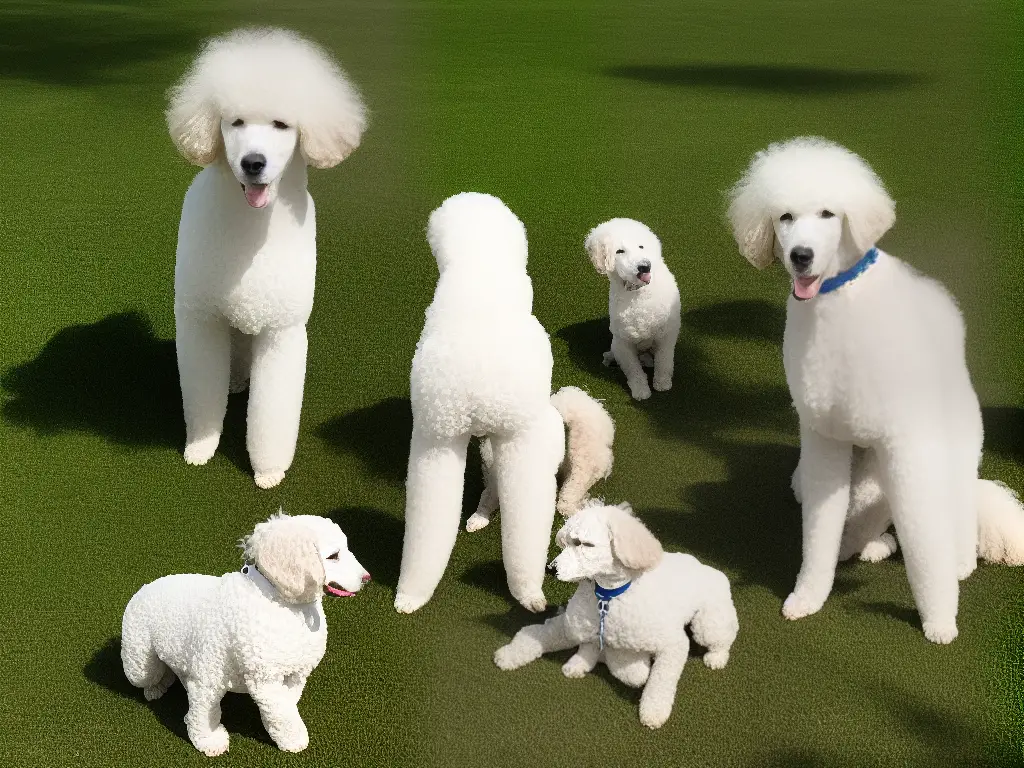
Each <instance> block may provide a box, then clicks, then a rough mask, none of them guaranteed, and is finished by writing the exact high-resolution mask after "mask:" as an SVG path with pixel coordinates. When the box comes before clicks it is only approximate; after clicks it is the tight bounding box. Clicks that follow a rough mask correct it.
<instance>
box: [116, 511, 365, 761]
mask: <svg viewBox="0 0 1024 768" xmlns="http://www.w3.org/2000/svg"><path fill="white" fill-rule="evenodd" d="M243 544H244V547H245V556H246V559H247V564H246V565H245V566H243V567H242V570H241V572H235V573H226V574H224V575H223V576H220V577H217V576H199V575H196V574H184V575H177V576H164V577H163V578H161V579H157V580H156V581H154V582H152V583H150V584H147V585H146V586H144V587H143V588H142V589H140V590H139V591H138V592H136V593H135V596H134V597H133V598H132V599H131V601H130V602H129V603H128V607H127V608H125V611H124V620H123V622H122V624H121V660H122V662H123V663H124V673H125V675H126V676H127V677H128V680H129V681H130V682H131V684H132V685H135V686H138V687H139V688H142V689H143V693H144V694H145V697H146V699H147V700H152V699H158V698H160V697H161V696H163V695H164V693H165V692H166V691H167V689H168V688H170V686H171V685H173V684H174V681H175V680H176V679H177V680H181V682H182V685H184V686H185V690H186V692H187V693H188V714H187V715H185V725H186V726H187V728H188V737H189V740H190V741H191V742H192V744H194V745H195V747H196V749H198V750H200V751H201V752H204V753H205V754H207V755H210V756H213V755H219V754H221V753H223V752H226V751H227V749H228V733H227V731H226V730H225V729H224V726H223V725H221V724H220V700H221V698H223V696H224V694H225V693H226V692H228V691H233V692H235V693H248V694H249V695H251V696H252V697H253V699H254V700H255V701H256V704H257V706H259V709H260V715H261V716H262V718H263V725H264V726H266V729H267V732H268V733H269V734H270V737H271V738H272V739H273V740H274V743H276V744H277V746H278V747H280V748H281V749H283V750H286V751H288V752H298V751H300V750H302V749H305V748H306V745H307V744H309V734H308V733H307V732H306V725H305V723H303V722H302V717H301V716H300V715H299V710H298V703H299V698H300V697H301V696H302V689H303V687H304V686H305V685H306V678H307V677H308V676H309V673H310V672H312V671H313V670H314V669H315V668H316V665H317V664H319V663H320V659H322V658H323V655H324V650H325V649H326V647H327V619H326V616H325V615H324V609H323V605H322V604H321V601H322V595H323V593H324V592H328V593H329V594H332V595H337V596H339V597H350V596H352V595H354V594H355V593H356V592H358V591H359V590H360V589H361V588H362V586H363V584H364V583H366V582H367V581H369V580H370V574H368V573H367V572H366V570H365V569H364V568H363V567H362V566H361V565H360V564H359V562H358V561H357V560H356V559H355V557H354V556H353V555H352V553H351V552H349V551H348V544H347V540H346V538H345V534H344V533H342V532H341V529H340V528H339V527H338V526H337V525H335V524H334V523H333V522H331V521H330V520H328V519H326V518H323V517H313V516H310V515H299V516H296V517H288V516H286V515H284V514H283V513H282V514H279V515H275V516H274V517H271V518H270V519H269V520H267V521H266V522H265V523H260V524H259V525H257V526H256V528H255V530H254V531H253V532H252V535H250V536H248V537H247V538H246V539H245V540H244V542H243Z"/></svg>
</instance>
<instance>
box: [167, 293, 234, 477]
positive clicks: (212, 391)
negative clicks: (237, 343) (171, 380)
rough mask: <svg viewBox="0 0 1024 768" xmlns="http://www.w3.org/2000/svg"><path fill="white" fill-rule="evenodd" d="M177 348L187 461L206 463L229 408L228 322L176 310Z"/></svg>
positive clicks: (209, 316)
mask: <svg viewBox="0 0 1024 768" xmlns="http://www.w3.org/2000/svg"><path fill="white" fill-rule="evenodd" d="M174 319H175V347H176V349H177V354H178V375H179V377H180V380H181V400H182V406H183V408H184V411H185V461H186V462H188V463H189V464H197V465H199V464H205V463H206V462H208V461H209V460H210V458H211V457H212V456H213V454H214V453H215V452H216V451H217V445H218V444H219V443H220V434H221V430H222V429H223V428H224V412H225V411H226V410H227V405H228V378H229V372H230V358H231V337H230V331H229V328H228V324H227V322H226V321H225V320H223V319H221V318H217V317H213V316H212V315H207V314H199V313H193V312H186V311H184V310H178V309H175V312H174Z"/></svg>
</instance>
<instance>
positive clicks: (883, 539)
mask: <svg viewBox="0 0 1024 768" xmlns="http://www.w3.org/2000/svg"><path fill="white" fill-rule="evenodd" d="M894 552H896V537H895V536H893V535H892V534H891V533H883V534H882V535H881V536H879V537H878V538H877V539H875V540H874V541H869V542H868V543H867V544H866V545H865V546H864V549H862V550H861V551H860V559H861V560H863V561H864V562H865V563H879V562H881V561H882V560H885V558H887V557H889V555H891V554H893V553H894Z"/></svg>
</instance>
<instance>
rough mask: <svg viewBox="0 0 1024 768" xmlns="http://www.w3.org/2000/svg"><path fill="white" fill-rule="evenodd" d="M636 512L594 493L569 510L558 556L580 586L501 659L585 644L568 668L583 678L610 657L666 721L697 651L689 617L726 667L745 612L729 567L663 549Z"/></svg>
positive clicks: (516, 663) (498, 655)
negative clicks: (739, 609) (594, 498)
mask: <svg viewBox="0 0 1024 768" xmlns="http://www.w3.org/2000/svg"><path fill="white" fill-rule="evenodd" d="M631 512H632V510H631V509H630V507H629V505H628V504H620V505H619V506H617V507H612V506H605V505H604V504H602V503H601V502H593V503H591V504H589V505H587V506H585V507H584V508H583V509H582V510H580V512H578V513H577V514H575V515H573V516H572V517H571V518H569V520H568V521H567V522H566V524H565V525H564V526H563V527H562V529H561V530H560V531H559V532H558V535H557V537H556V540H557V542H558V545H559V546H560V547H562V553H561V554H560V555H558V557H556V558H555V560H554V562H553V563H552V565H553V566H554V567H555V569H556V572H557V575H558V578H559V579H560V580H561V581H572V582H578V583H579V588H578V589H577V590H576V594H575V595H573V597H572V599H571V600H570V601H569V605H568V607H567V609H566V610H565V612H564V613H560V614H559V615H557V616H555V617H553V618H550V619H548V620H547V621H545V622H544V623H543V624H533V625H531V626H528V627H524V628H523V629H521V630H519V632H518V633H516V636H515V637H514V638H513V639H512V642H510V643H508V645H505V646H503V647H501V648H499V649H498V650H497V652H495V654H494V663H495V664H497V665H498V666H499V667H500V668H501V669H505V670H509V669H517V668H519V667H521V666H523V665H525V664H528V663H530V662H531V661H533V660H535V659H538V658H540V656H541V655H542V654H544V653H551V652H553V651H561V650H564V649H566V648H571V647H573V646H579V647H578V648H577V650H576V653H575V655H573V657H572V658H570V659H569V660H568V661H567V662H566V663H565V664H564V665H563V666H562V673H563V674H564V675H565V676H566V677H583V676H584V675H585V674H587V673H588V672H590V671H591V670H592V669H593V668H594V667H595V666H596V665H597V663H598V662H599V661H603V662H604V663H605V664H606V665H607V666H608V670H609V671H610V672H611V673H612V674H613V675H614V676H615V677H616V678H618V679H619V680H621V681H622V682H623V683H625V684H626V685H629V686H632V687H635V688H638V687H641V686H643V688H644V691H643V694H642V695H641V697H640V722H641V723H643V724H644V725H646V726H647V727H649V728H658V727H660V726H661V725H663V724H664V722H665V721H666V720H667V719H668V716H669V715H670V714H671V713H672V705H673V703H674V702H675V698H676V686H677V685H678V683H679V677H680V675H682V672H683V666H684V665H685V664H686V659H687V656H688V655H689V651H690V641H689V639H688V637H687V634H686V627H687V625H689V627H690V631H691V633H692V634H693V639H694V640H695V641H696V642H697V643H698V644H700V645H702V646H703V647H704V648H706V649H707V651H706V653H705V654H704V664H705V665H707V666H708V667H710V668H711V669H721V668H722V667H724V666H725V664H726V662H727V661H728V660H729V649H730V648H731V647H732V644H733V641H734V640H735V639H736V635H737V633H738V632H739V620H738V619H737V617H736V609H735V607H734V606H733V602H732V594H731V592H730V589H729V580H728V579H727V578H726V577H725V574H723V573H722V572H721V571H716V570H715V569H714V568H710V567H708V566H706V565H702V564H701V563H700V562H698V560H697V559H696V558H694V557H692V556H691V555H684V554H681V553H678V552H669V553H662V549H661V544H660V543H658V540H657V539H656V538H654V536H653V535H652V534H651V532H650V531H648V530H647V528H646V527H644V525H643V524H642V523H641V522H640V521H639V520H637V519H636V518H635V517H633V515H632V514H631ZM652 657H653V658H652Z"/></svg>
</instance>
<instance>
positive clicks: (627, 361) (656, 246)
mask: <svg viewBox="0 0 1024 768" xmlns="http://www.w3.org/2000/svg"><path fill="white" fill-rule="evenodd" d="M584 247H585V248H586V249H587V252H588V253H589V254H590V260H591V261H592V262H593V264H594V269H596V270H597V271H598V273H599V274H602V275H607V276H608V319H609V323H610V325H611V331H612V348H611V349H610V350H609V351H608V352H605V354H604V364H605V365H611V363H612V362H615V363H617V364H618V366H619V367H620V368H621V369H622V372H623V373H625V374H626V383H627V384H629V391H630V394H632V395H633V397H634V398H635V399H636V400H646V399H647V398H649V397H650V396H651V388H650V385H649V384H648V383H647V374H646V373H645V372H644V365H647V366H648V367H649V366H651V365H653V366H654V388H655V389H656V390H658V391H659V392H661V391H665V390H668V389H671V388H672V371H673V367H674V364H675V350H676V339H677V338H679V325H680V320H679V288H678V286H677V285H676V280H675V278H674V277H673V276H672V273H671V272H670V271H669V268H668V267H667V266H666V265H665V261H664V260H663V259H662V257H661V242H660V241H659V240H658V238H657V237H656V236H655V234H654V233H653V232H651V230H650V229H648V228H647V227H646V226H645V225H644V224H641V223H640V222H639V221H634V220H633V219H611V220H610V221H606V222H605V223H604V224H601V225H599V226H597V227H595V228H594V229H592V230H591V231H590V234H589V235H587V239H586V242H585V243H584Z"/></svg>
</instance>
